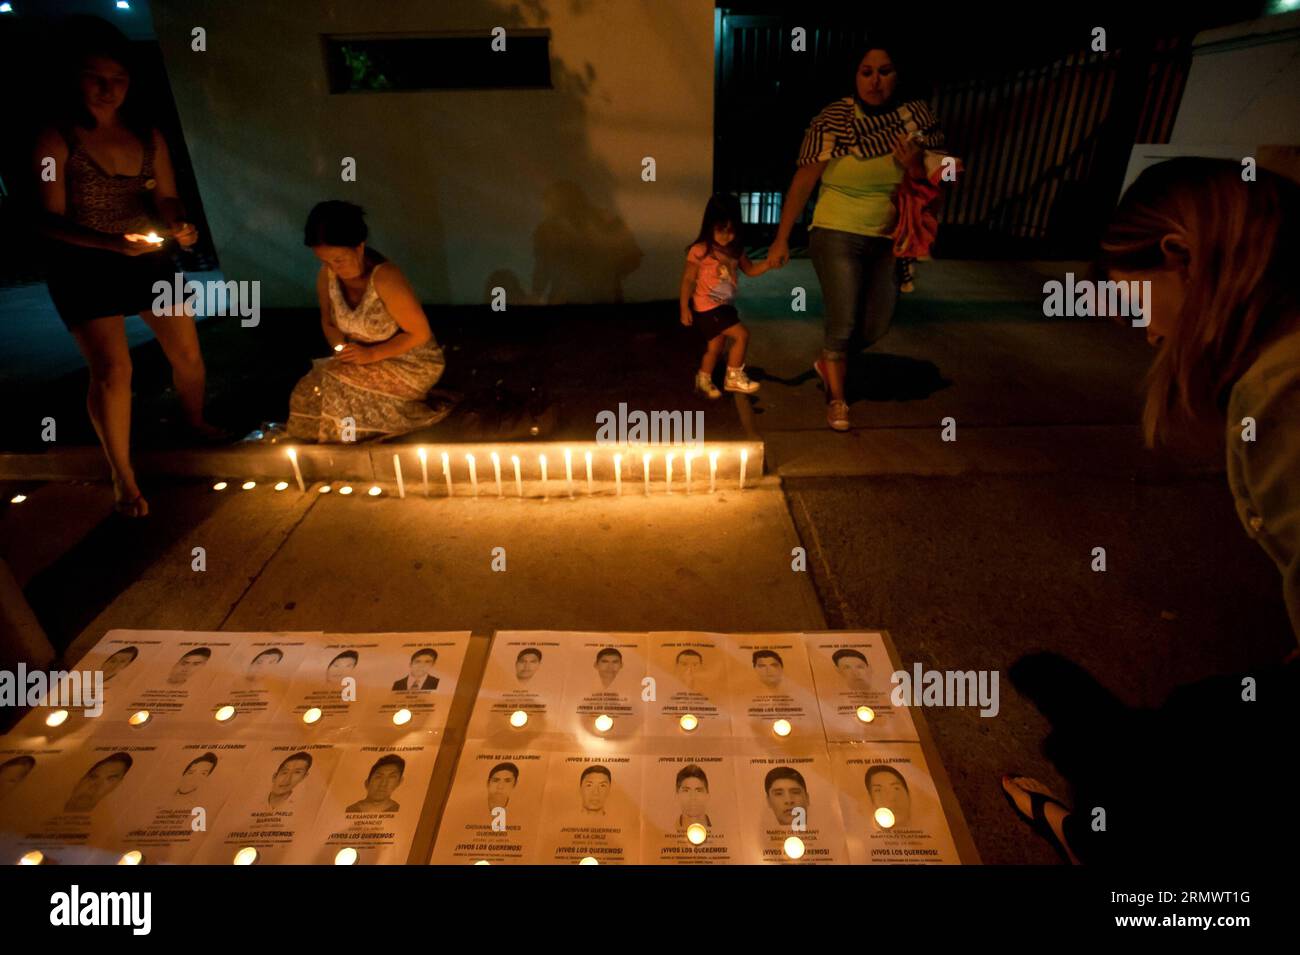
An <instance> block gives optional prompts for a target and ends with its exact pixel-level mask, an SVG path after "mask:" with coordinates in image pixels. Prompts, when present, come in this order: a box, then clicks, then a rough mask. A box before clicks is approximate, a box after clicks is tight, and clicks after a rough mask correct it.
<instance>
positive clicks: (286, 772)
mask: <svg viewBox="0 0 1300 955" xmlns="http://www.w3.org/2000/svg"><path fill="white" fill-rule="evenodd" d="M338 758H339V750H338V748H337V747H335V746H332V745H330V744H328V743H308V742H303V743H267V744H263V745H261V746H258V747H256V748H254V750H253V752H252V753H250V755H249V759H248V762H247V766H246V769H245V773H244V780H243V782H242V784H241V786H240V788H239V790H238V792H236V793H234V794H232V796H231V798H230V799H228V800H227V801H226V803H225V805H224V806H223V807H222V808H221V811H220V812H219V813H218V814H217V817H216V819H215V820H209V823H208V829H209V833H208V838H207V839H206V840H204V842H203V845H202V846H201V847H200V849H199V852H198V855H197V857H196V858H195V860H194V861H196V862H199V863H202V864H206V865H228V864H230V863H231V862H232V861H234V860H235V857H236V854H237V853H239V852H240V851H241V850H244V849H248V850H252V852H255V853H256V855H255V856H254V855H252V852H250V853H246V854H245V855H244V856H243V858H245V859H249V860H251V861H256V862H257V863H258V864H274V863H289V862H297V861H301V860H299V859H298V858H297V857H296V852H295V850H298V852H301V851H303V850H305V849H306V848H307V845H308V843H307V839H308V837H309V836H310V834H311V830H312V826H313V824H314V823H315V821H316V813H317V811H318V810H319V809H320V805H321V802H322V800H323V799H324V798H325V793H326V791H327V790H328V789H329V787H330V780H331V777H332V776H333V773H334V767H335V764H336V763H337V762H338Z"/></svg>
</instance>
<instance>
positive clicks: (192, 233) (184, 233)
mask: <svg viewBox="0 0 1300 955" xmlns="http://www.w3.org/2000/svg"><path fill="white" fill-rule="evenodd" d="M172 238H174V239H175V240H176V243H177V244H178V245H179V246H180V247H181V248H182V249H188V248H189V247H190V246H192V245H194V244H195V243H196V242H198V241H199V230H198V229H196V228H194V226H193V225H192V224H191V223H189V222H173V223H172Z"/></svg>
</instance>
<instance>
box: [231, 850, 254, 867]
mask: <svg viewBox="0 0 1300 955" xmlns="http://www.w3.org/2000/svg"><path fill="white" fill-rule="evenodd" d="M232 861H233V862H234V864H235V865H252V864H253V863H254V862H256V861H257V850H256V849H254V848H253V847H252V846H244V848H242V849H240V850H239V851H238V852H236V853H235V858H234V859H233V860H232Z"/></svg>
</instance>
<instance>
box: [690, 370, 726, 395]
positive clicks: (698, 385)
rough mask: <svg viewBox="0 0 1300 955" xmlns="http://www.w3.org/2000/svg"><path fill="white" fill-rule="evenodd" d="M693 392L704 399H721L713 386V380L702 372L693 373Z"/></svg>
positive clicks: (719, 393) (720, 393)
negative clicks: (696, 392)
mask: <svg viewBox="0 0 1300 955" xmlns="http://www.w3.org/2000/svg"><path fill="white" fill-rule="evenodd" d="M695 390H696V391H698V392H699V393H700V394H702V395H703V396H704V397H706V398H721V397H722V392H720V391H719V390H718V389H717V388H716V387H714V384H713V378H712V376H710V375H706V374H705V373H704V372H702V371H697V372H696V373H695Z"/></svg>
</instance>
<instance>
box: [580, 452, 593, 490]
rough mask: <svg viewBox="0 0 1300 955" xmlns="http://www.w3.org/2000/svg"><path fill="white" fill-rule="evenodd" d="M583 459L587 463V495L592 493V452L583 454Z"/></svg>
mask: <svg viewBox="0 0 1300 955" xmlns="http://www.w3.org/2000/svg"><path fill="white" fill-rule="evenodd" d="M582 457H583V459H584V460H585V461H586V462H587V493H588V494H590V493H591V452H590V451H584V452H583V453H582Z"/></svg>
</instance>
